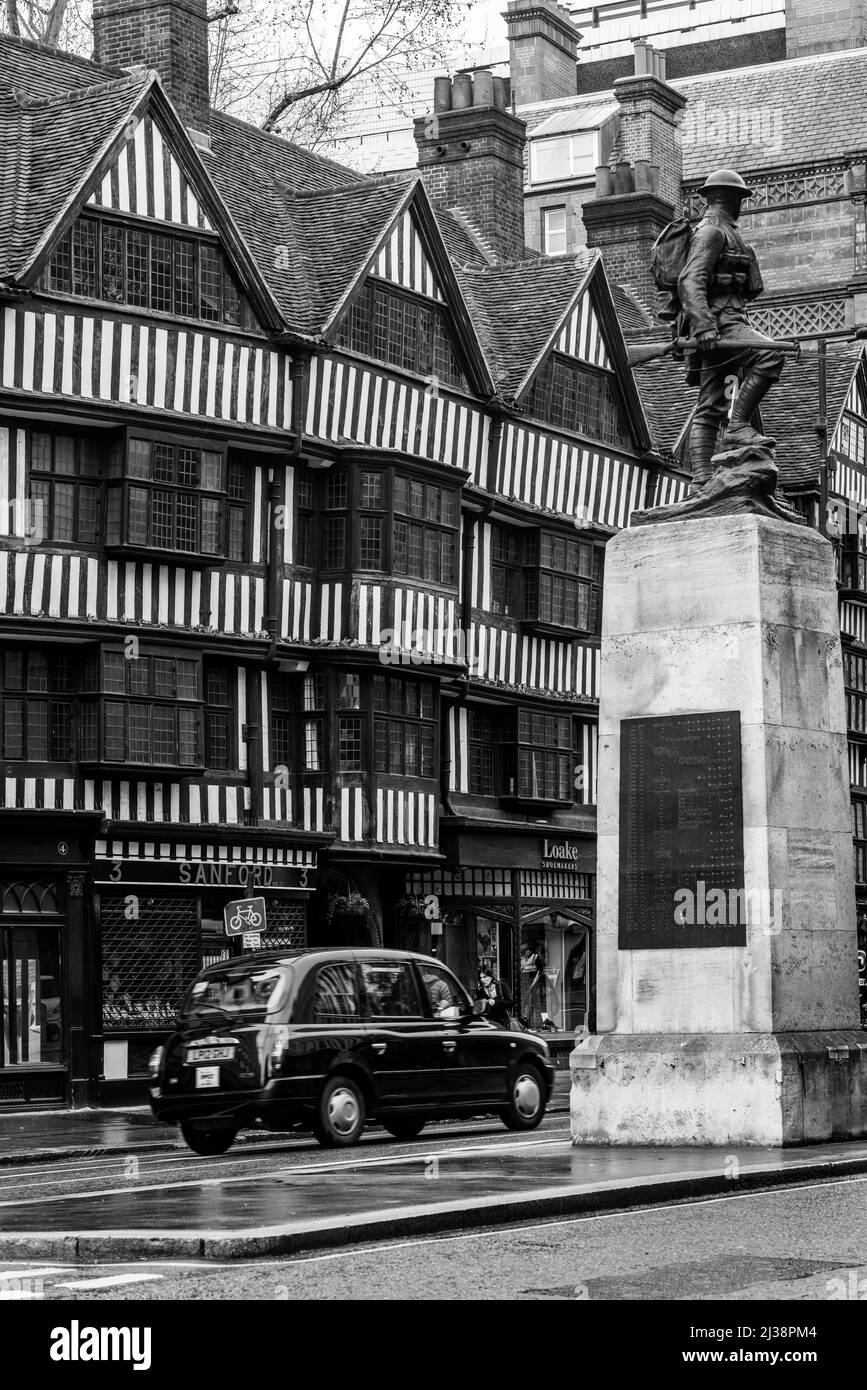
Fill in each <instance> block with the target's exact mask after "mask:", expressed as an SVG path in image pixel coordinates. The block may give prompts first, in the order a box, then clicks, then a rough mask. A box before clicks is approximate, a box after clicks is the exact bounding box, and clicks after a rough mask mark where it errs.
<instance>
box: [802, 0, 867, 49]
mask: <svg viewBox="0 0 867 1390" xmlns="http://www.w3.org/2000/svg"><path fill="white" fill-rule="evenodd" d="M865 45H867V0H833V4H831V3H829V0H786V57H787V58H806V57H807V56H808V55H809V54H811V53H837V52H839V51H840V50H841V49H844V48H863V47H864V46H865Z"/></svg>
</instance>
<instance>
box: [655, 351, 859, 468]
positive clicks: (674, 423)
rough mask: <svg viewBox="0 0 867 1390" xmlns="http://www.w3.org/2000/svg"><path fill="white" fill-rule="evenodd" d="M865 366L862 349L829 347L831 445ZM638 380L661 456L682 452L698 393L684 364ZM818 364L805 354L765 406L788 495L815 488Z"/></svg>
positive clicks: (666, 361) (790, 365) (666, 365)
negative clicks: (857, 375) (854, 382)
mask: <svg viewBox="0 0 867 1390" xmlns="http://www.w3.org/2000/svg"><path fill="white" fill-rule="evenodd" d="M865 361H867V348H865V346H864V344H862V343H840V344H836V343H829V345H828V356H827V373H826V380H827V385H826V390H827V409H828V442H829V444H830V443H831V441H832V440H833V437H834V432H835V430H836V428H837V425H838V424H839V421H840V416H841V413H842V411H843V407H844V406H845V404H846V397H847V396H848V394H849V388H850V386H851V384H852V379H853V377H854V375H855V372H856V371H857V370H858V368H859V363H863V362H865ZM635 379H636V382H637V384H638V389H639V391H640V392H641V397H642V400H643V401H644V404H645V408H646V410H647V415H648V419H649V420H650V425H651V430H652V433H653V438H654V443H655V444H656V446H657V448H658V449H660V450H662V451H663V452H669V451H670V452H672V453H674V452H680V446H681V445H682V442H683V435H684V431H685V430H686V428H687V426H688V425H689V422H690V419H691V417H692V414H693V411H694V410H695V407H696V403H697V401H698V390H697V388H696V387H691V386H687V384H686V381H685V373H684V368H683V364H682V363H677V362H672V361H671V359H670V358H663V359H661V360H660V361H658V362H648V363H646V364H645V365H644V366H642V367H637V368H636V369H635ZM818 414H819V361H818V358H817V357H815V356H807V355H806V354H805V355H804V356H803V357H801V358H800V360H797V359H789V360H787V362H786V365H785V367H784V369H783V375H782V377H781V378H780V380H779V382H778V383H777V385H776V386H774V387H772V389H771V390H770V391H769V392H768V394H767V396H766V397H765V399H764V401H763V402H762V405H761V418H762V428H763V429H764V430H765V432H766V433H767V434H769V435H771V436H772V437H773V438H774V439H776V441H777V466H778V468H779V470H780V485H781V486H782V487H784V488H788V489H798V488H807V487H817V486H818V483H819V442H818V436H817V434H816V418H817V416H818Z"/></svg>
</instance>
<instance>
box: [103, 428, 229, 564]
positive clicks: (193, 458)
mask: <svg viewBox="0 0 867 1390" xmlns="http://www.w3.org/2000/svg"><path fill="white" fill-rule="evenodd" d="M234 505H235V507H236V508H238V509H241V510H242V509H243V508H239V503H238V501H237V499H236V501H235V503H234ZM225 506H226V483H225V454H224V451H222V450H221V449H218V448H208V449H205V448H201V447H200V446H198V445H194V444H182V443H178V442H176V441H174V440H167V439H144V438H139V437H136V436H131V437H130V438H129V439H128V441H127V444H126V447H125V448H123V449H119V450H117V451H116V452H115V454H114V456H113V458H112V460H111V461H110V463H109V467H108V485H107V489H106V544H107V545H109V546H125V547H132V548H135V549H143V550H156V551H170V552H173V553H175V554H187V555H203V556H205V555H222V554H223V524H224V515H225Z"/></svg>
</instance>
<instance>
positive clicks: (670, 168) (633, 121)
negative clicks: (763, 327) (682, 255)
mask: <svg viewBox="0 0 867 1390" xmlns="http://www.w3.org/2000/svg"><path fill="white" fill-rule="evenodd" d="M614 94H615V96H616V97H617V100H618V102H619V104H620V143H619V162H618V164H617V165H616V167H615V168H614V169H609V168H608V167H607V166H605V167H603V168H601V169H597V171H596V192H595V196H594V197H593V198H592V199H590V200H589V201H588V202H585V204H584V207H583V209H582V213H583V217H584V226H585V227H586V229H587V244H588V246H592V247H598V249H599V250H600V251H601V252H602V258H603V260H604V262H605V268H606V270H607V272H608V275H609V277H610V278H611V279H612V280H614V281H616V282H618V283H620V284H623V285H625V286H626V287H627V288H628V289H630V290H632V292H633V294H634V295H635V296H636V298H637V299H638V300H639V302H640V303H641V304H643V305H644V307H645V308H647V309H651V310H652V309H654V308H656V306H657V297H658V295H657V290H656V286H655V285H654V283H653V279H652V277H651V274H650V264H649V263H650V249H651V247H652V246H653V243H654V241H655V240H656V238H657V237H658V235H659V233H660V232H661V231H662V229H663V227H664V226H665V225H666V223H667V222H670V221H672V219H673V218H674V217H675V216H676V215H677V214H678V210H679V209H680V204H681V180H682V173H683V160H682V156H681V147H680V142H679V140H678V137H677V124H678V118H679V115H680V112H681V111H682V110H683V108H684V106H685V105H686V98H685V97H682V96H681V94H680V92H678V91H676V90H675V88H674V87H671V86H669V84H668V83H667V82H666V80H665V55H664V54H663V53H658V52H656V51H655V50H654V49H653V48H651V46H650V45H649V44H646V43H637V44H636V45H635V73H634V75H633V76H632V77H621V78H619V79H618V80H617V81H616V82H615V83H614Z"/></svg>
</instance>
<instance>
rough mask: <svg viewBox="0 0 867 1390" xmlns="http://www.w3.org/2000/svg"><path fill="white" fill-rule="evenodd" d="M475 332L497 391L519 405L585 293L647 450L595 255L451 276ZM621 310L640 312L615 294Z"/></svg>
mask: <svg viewBox="0 0 867 1390" xmlns="http://www.w3.org/2000/svg"><path fill="white" fill-rule="evenodd" d="M458 279H459V281H460V284H461V287H462V289H463V291H464V295H465V297H466V299H467V302H468V303H469V305H470V308H471V310H472V312H473V317H474V319H475V322H476V324H477V326H478V328H479V331H480V334H481V338H482V345H483V347H484V349H485V355H486V357H487V359H488V363H489V365H490V368H491V374H492V376H493V378H494V382H495V384H496V387H497V391H498V393H499V395H500V396H502V397H503V399H504V400H507V401H517V402H520V400H521V399H522V398H524V397H525V396H526V395H527V394H528V392H529V390H530V388H531V387H532V384H533V381H534V379H535V377H536V375H537V374H538V372H539V371H540V370H541V368H542V366H543V365H544V363H545V362H546V360H547V358H548V356H549V355H550V353H551V352H552V351H553V349H554V346H555V343H556V340H557V337H558V334H559V333H560V330H561V329H562V327H563V325H564V324H565V323H566V321H567V319H568V318H569V315H570V314H571V312H572V311H573V309H574V308H575V306H576V305H577V304H578V303H579V301H580V300H581V297H582V295H584V294H585V293H588V294H590V295H591V300H592V306H593V309H594V311H595V313H596V315H597V317H598V319H599V322H600V326H601V329H602V333H603V336H604V339H605V345H606V347H607V349H608V352H609V354H610V358H611V363H612V366H613V367H614V369H615V371H616V374H617V378H618V381H619V384H620V388H621V392H622V395H623V400H624V405H625V407H626V411H627V415H628V417H629V422H630V425H631V428H632V431H633V435H634V438H635V442H636V445H637V446H638V448H640V449H646V448H649V447H650V431H649V429H648V425H647V420H646V418H645V415H644V410H643V408H642V403H641V399H640V397H639V395H638V392H637V390H636V388H635V383H634V381H633V379H632V373H631V371H630V368H629V365H628V363H627V360H626V349H625V345H624V342H623V333H622V329H621V325H620V322H619V319H618V313H617V308H616V306H615V301H614V299H613V297H612V291H611V288H610V287H609V284H608V280H607V278H606V275H605V269H604V267H603V264H602V257H601V256H600V254H599V252H598V251H594V252H591V253H587V252H583V253H579V254H578V255H577V256H576V255H568V256H545V257H543V258H542V259H541V260H538V261H519V262H517V263H515V264H514V265H499V266H489V267H487V268H486V269H483V270H476V269H464V270H461V271H459V272H458ZM618 298H619V300H620V302H621V309H622V310H623V311H624V312H626V311H627V310H628V314H629V315H630V316H631V317H634V318H636V319H637V321H641V318H640V316H641V315H642V312H643V311H642V310H641V309H640V306H638V305H635V304H633V302H632V300H631V297H630V296H628V294H627V293H626V292H625V291H622V290H619V289H618Z"/></svg>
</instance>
